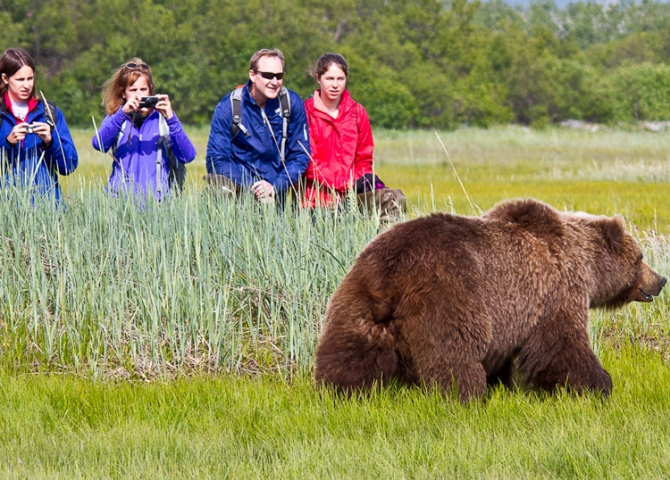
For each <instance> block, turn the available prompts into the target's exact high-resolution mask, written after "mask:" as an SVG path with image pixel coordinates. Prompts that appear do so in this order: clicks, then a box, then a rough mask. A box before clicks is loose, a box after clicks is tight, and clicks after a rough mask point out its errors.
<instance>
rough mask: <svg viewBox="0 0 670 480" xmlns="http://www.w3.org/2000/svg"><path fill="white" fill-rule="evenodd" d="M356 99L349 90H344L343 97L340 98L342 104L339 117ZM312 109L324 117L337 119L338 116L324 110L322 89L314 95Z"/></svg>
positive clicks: (332, 119)
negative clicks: (335, 116) (334, 116)
mask: <svg viewBox="0 0 670 480" xmlns="http://www.w3.org/2000/svg"><path fill="white" fill-rule="evenodd" d="M354 103H355V102H354V99H353V98H351V95H350V94H349V90H345V91H344V92H342V98H341V99H340V106H339V109H338V114H337V118H341V117H343V116H344V115H346V113H347V112H348V111H349V110H350V109H351V108H352V107H353V105H354ZM312 109H313V110H314V112H315V113H317V114H319V115H320V116H323V117H324V118H327V119H330V120H331V121H333V122H334V121H336V120H337V119H336V118H333V117H332V116H331V115H330V114H329V113H328V112H326V111H325V110H323V102H322V101H321V90H320V89H317V90H316V91H314V95H312Z"/></svg>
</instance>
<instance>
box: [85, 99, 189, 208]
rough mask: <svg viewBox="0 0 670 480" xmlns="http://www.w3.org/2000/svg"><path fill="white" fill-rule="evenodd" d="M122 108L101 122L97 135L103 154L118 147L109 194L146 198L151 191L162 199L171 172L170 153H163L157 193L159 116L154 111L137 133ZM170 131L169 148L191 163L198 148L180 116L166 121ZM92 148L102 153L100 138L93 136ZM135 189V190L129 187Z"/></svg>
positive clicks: (179, 157) (179, 158) (184, 160)
mask: <svg viewBox="0 0 670 480" xmlns="http://www.w3.org/2000/svg"><path fill="white" fill-rule="evenodd" d="M122 108H123V107H121V108H119V109H118V111H117V112H116V113H115V114H113V115H108V116H107V117H105V119H104V120H103V121H102V125H100V130H99V132H98V135H99V136H100V141H101V142H102V147H103V148H102V151H104V152H107V151H108V150H109V149H111V148H112V147H114V146H115V145H117V144H118V147H117V149H116V153H115V155H114V157H115V158H114V163H113V164H112V174H111V175H110V177H109V184H108V185H107V189H108V191H111V192H112V193H115V194H116V193H118V192H130V193H134V194H142V195H147V194H149V192H151V194H152V195H154V196H155V197H156V198H158V199H160V198H161V197H162V196H163V195H164V194H165V193H166V192H167V191H168V174H169V172H170V167H169V161H168V157H167V152H165V150H163V154H162V162H161V163H162V166H161V168H160V169H159V172H160V183H159V185H160V186H161V192H158V191H157V190H156V171H157V168H156V157H157V152H158V140H159V137H160V132H159V126H158V124H159V116H160V113H159V112H158V111H157V110H154V111H153V112H151V113H150V114H149V116H148V117H147V118H146V120H145V121H144V123H143V124H142V127H141V128H140V129H139V130H138V129H137V128H136V127H135V126H134V125H133V122H132V119H131V117H130V116H128V115H126V114H125V113H123V109H122ZM124 122H125V124H126V125H125V129H124V132H123V137H122V138H121V141H119V133H120V132H121V128H122V126H123V124H124ZM167 125H168V127H169V129H170V146H171V147H172V151H173V152H174V154H175V156H176V157H177V160H179V161H180V162H181V163H189V162H191V161H193V159H194V158H195V155H196V152H195V147H194V146H193V144H192V143H191V141H190V140H189V139H188V137H187V136H186V133H185V132H184V129H183V128H182V126H181V122H180V121H179V119H178V118H177V115H176V114H175V115H173V116H172V118H171V119H170V120H167ZM92 143H93V148H95V149H96V150H101V149H100V145H99V143H98V136H97V135H94V136H93V141H92ZM130 186H132V188H130V189H129V188H128V187H130Z"/></svg>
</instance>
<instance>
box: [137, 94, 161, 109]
mask: <svg viewBox="0 0 670 480" xmlns="http://www.w3.org/2000/svg"><path fill="white" fill-rule="evenodd" d="M157 103H158V97H156V96H155V95H152V96H150V97H142V99H141V100H140V105H139V108H156V104H157Z"/></svg>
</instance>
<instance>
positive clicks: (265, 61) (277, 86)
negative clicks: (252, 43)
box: [249, 57, 284, 107]
mask: <svg viewBox="0 0 670 480" xmlns="http://www.w3.org/2000/svg"><path fill="white" fill-rule="evenodd" d="M261 72H262V73H264V74H266V76H267V74H273V73H274V74H280V76H281V74H282V73H284V66H283V65H282V62H281V60H280V59H279V58H277V57H261V58H260V59H259V60H258V65H257V67H256V70H255V71H254V70H250V71H249V79H250V80H251V96H252V97H254V100H256V103H257V104H258V105H259V106H261V107H262V106H264V105H265V102H266V101H267V100H269V99H272V98H277V95H279V91H280V90H281V86H282V83H283V78H282V79H281V80H280V79H278V78H277V77H276V76H272V78H270V79H267V78H264V77H263V75H261Z"/></svg>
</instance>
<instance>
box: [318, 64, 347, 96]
mask: <svg viewBox="0 0 670 480" xmlns="http://www.w3.org/2000/svg"><path fill="white" fill-rule="evenodd" d="M316 81H317V83H318V84H319V87H321V98H322V99H325V100H330V101H333V102H339V101H340V98H341V97H342V93H343V92H344V89H345V88H347V75H346V73H344V71H343V70H342V69H341V68H340V67H339V66H338V65H336V64H334V63H333V64H331V65H330V67H328V70H326V72H325V73H323V74H322V75H317V76H316Z"/></svg>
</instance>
